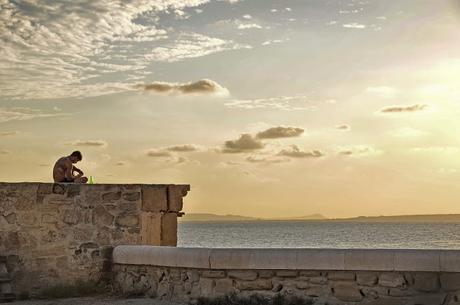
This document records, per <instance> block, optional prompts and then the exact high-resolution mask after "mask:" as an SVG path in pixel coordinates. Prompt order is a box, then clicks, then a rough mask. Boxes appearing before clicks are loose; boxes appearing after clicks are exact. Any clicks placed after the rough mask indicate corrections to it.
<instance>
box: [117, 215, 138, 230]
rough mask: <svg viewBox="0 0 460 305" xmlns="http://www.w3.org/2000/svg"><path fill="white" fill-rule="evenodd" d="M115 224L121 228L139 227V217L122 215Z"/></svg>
mask: <svg viewBox="0 0 460 305" xmlns="http://www.w3.org/2000/svg"><path fill="white" fill-rule="evenodd" d="M115 224H116V225H118V226H121V227H134V226H137V225H139V215H132V214H121V215H118V216H117V218H116V219H115Z"/></svg>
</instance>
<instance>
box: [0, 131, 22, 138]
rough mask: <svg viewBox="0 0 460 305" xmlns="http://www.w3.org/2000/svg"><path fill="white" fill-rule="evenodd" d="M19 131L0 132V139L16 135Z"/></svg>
mask: <svg viewBox="0 0 460 305" xmlns="http://www.w3.org/2000/svg"><path fill="white" fill-rule="evenodd" d="M18 134H19V131H2V132H0V137H9V136H15V135H18Z"/></svg>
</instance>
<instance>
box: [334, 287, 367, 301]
mask: <svg viewBox="0 0 460 305" xmlns="http://www.w3.org/2000/svg"><path fill="white" fill-rule="evenodd" d="M332 288H333V295H334V297H336V298H337V299H339V300H342V301H345V302H359V301H361V300H362V299H363V295H362V294H361V292H360V290H359V287H358V285H357V284H356V283H353V282H337V283H334V285H333V286H332Z"/></svg>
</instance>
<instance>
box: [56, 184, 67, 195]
mask: <svg viewBox="0 0 460 305" xmlns="http://www.w3.org/2000/svg"><path fill="white" fill-rule="evenodd" d="M65 192H66V189H65V185H64V184H54V185H53V193H54V194H59V195H63V194H65Z"/></svg>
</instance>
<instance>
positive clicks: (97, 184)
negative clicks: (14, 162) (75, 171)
mask: <svg viewBox="0 0 460 305" xmlns="http://www.w3.org/2000/svg"><path fill="white" fill-rule="evenodd" d="M43 184H48V185H53V184H62V185H78V186H123V185H130V186H142V185H147V186H171V185H176V186H181V187H189V188H190V184H173V183H158V184H157V183H95V184H88V183H86V184H79V183H56V182H1V181H0V185H15V186H16V185H43Z"/></svg>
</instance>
